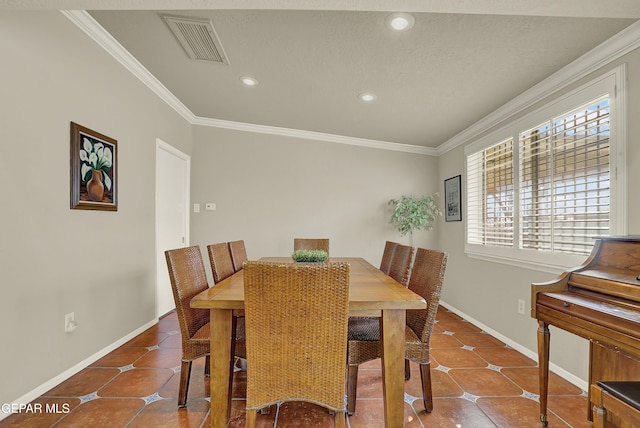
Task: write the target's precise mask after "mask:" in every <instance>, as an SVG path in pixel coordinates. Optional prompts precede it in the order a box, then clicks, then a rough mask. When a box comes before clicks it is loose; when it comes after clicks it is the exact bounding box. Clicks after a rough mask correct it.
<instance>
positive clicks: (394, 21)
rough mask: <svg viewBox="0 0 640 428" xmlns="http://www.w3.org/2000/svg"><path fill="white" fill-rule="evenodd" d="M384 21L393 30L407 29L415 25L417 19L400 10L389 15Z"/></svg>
mask: <svg viewBox="0 0 640 428" xmlns="http://www.w3.org/2000/svg"><path fill="white" fill-rule="evenodd" d="M384 22H385V24H387V26H388V27H389V28H391V29H392V30H395V31H405V30H408V29H410V28H411V27H413V25H414V24H415V23H416V20H415V18H414V17H413V16H411V15H409V14H408V13H402V12H398V13H392V14H391V15H389V16H387V19H385V20H384Z"/></svg>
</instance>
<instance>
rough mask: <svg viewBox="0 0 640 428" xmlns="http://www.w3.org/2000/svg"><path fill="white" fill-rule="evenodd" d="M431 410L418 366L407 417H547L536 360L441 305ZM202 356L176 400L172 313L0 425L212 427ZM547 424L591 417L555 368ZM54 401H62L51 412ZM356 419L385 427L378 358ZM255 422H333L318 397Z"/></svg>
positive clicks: (236, 423)
mask: <svg viewBox="0 0 640 428" xmlns="http://www.w3.org/2000/svg"><path fill="white" fill-rule="evenodd" d="M431 347H432V352H431V358H432V379H433V394H434V410H433V412H432V413H429V414H427V413H425V412H424V411H423V409H424V407H423V403H422V399H421V398H418V397H421V389H420V373H419V371H418V368H417V366H412V375H411V379H410V380H409V381H407V382H406V384H405V404H404V413H405V427H437V428H440V427H452V428H455V427H461V428H465V427H469V428H482V427H517V428H521V427H540V426H541V425H540V423H539V420H538V413H539V407H538V402H537V401H536V399H537V396H536V394H537V393H538V374H537V368H536V362H535V361H533V360H531V359H529V358H528V357H525V356H523V355H522V354H520V353H519V352H517V351H515V350H513V349H511V348H509V347H508V346H506V345H505V344H504V343H502V342H501V341H499V340H498V339H496V338H494V337H492V336H490V335H488V334H486V333H484V332H482V331H481V330H480V329H479V328H477V327H476V326H474V325H473V324H471V323H469V322H467V321H465V320H463V319H461V318H460V317H459V316H458V315H456V314H454V313H452V312H449V311H447V310H446V309H444V308H442V307H441V308H440V311H439V312H438V317H437V323H436V325H435V328H434V336H433V338H432V343H431ZM203 368H204V358H202V359H200V360H199V361H196V362H194V364H193V369H192V375H191V386H190V389H189V397H188V407H187V408H186V409H180V410H179V409H178V407H177V396H178V380H179V377H180V373H179V370H180V333H179V329H178V322H177V317H176V315H175V313H170V314H168V315H167V316H165V317H163V318H162V319H161V320H160V321H159V323H158V324H156V325H155V326H153V327H151V328H150V329H148V330H147V331H145V332H144V333H142V334H140V335H139V336H137V337H135V338H134V339H132V340H131V341H129V342H128V343H126V344H124V345H123V346H122V347H120V348H118V349H116V350H115V351H113V352H111V353H110V354H108V355H107V356H105V357H103V358H101V359H100V360H98V361H96V362H95V363H94V364H92V365H91V366H90V367H87V368H85V369H84V370H82V371H81V372H79V373H78V374H76V375H75V376H73V377H71V378H70V379H68V380H66V381H65V382H63V383H61V384H60V385H58V386H56V387H54V388H53V389H51V390H50V391H48V392H47V393H45V394H44V395H43V396H41V397H39V398H38V399H37V400H35V401H34V402H33V403H32V404H33V409H37V408H38V407H37V406H38V405H40V406H41V408H42V409H43V411H42V412H34V413H30V414H26V413H25V414H13V415H11V416H9V417H8V418H5V419H4V420H2V421H0V427H29V428H37V427H83V428H84V427H130V428H134V427H145V428H146V427H154V428H155V427H201V426H202V427H207V426H208V425H209V414H208V413H209V412H208V410H209V401H208V398H207V397H208V396H209V388H208V383H207V382H206V381H205V378H204V376H203ZM549 384H550V395H549V427H550V428H557V427H576V428H583V427H592V426H593V424H592V423H591V422H589V421H588V420H587V397H586V395H585V393H584V392H583V391H581V390H580V389H579V388H577V387H575V386H574V385H572V384H571V383H569V382H567V381H565V380H563V379H562V378H560V377H559V376H556V375H553V374H552V375H551V379H550V383H549ZM245 387H246V377H245V372H243V371H238V372H236V376H235V381H234V388H233V397H234V398H233V406H232V421H231V423H230V426H232V427H242V426H244V411H243V409H244V399H243V396H244V392H245ZM46 406H48V407H49V410H56V409H57V413H56V412H55V411H49V412H46V411H44V409H46V408H47V407H46ZM348 421H349V427H351V428H364V427H366V428H374V427H382V426H384V423H383V407H382V386H381V370H380V361H379V360H377V361H372V362H370V363H367V364H363V365H362V366H360V370H359V379H358V401H357V403H356V414H355V415H353V416H350V417H349V419H348ZM257 426H258V427H274V426H277V427H278V428H282V427H330V426H332V417H331V416H329V415H328V414H327V412H326V411H324V409H321V408H319V407H316V406H313V405H311V404H297V403H286V404H283V405H282V406H281V407H280V409H276V408H275V407H274V408H273V409H272V411H271V413H270V414H268V415H258V423H257Z"/></svg>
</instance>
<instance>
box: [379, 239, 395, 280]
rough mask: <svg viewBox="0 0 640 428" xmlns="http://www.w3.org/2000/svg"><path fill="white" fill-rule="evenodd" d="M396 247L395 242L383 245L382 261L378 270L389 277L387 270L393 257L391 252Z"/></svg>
mask: <svg viewBox="0 0 640 428" xmlns="http://www.w3.org/2000/svg"><path fill="white" fill-rule="evenodd" d="M396 246H398V243H397V242H392V241H387V242H386V243H385V244H384V251H383V252H382V260H381V261H380V270H381V271H382V272H384V273H386V274H387V275H389V269H390V268H391V258H392V257H393V250H395V249H396Z"/></svg>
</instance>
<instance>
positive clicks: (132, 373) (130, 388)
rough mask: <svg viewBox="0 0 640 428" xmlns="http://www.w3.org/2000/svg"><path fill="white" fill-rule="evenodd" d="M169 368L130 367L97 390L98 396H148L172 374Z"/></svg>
mask: <svg viewBox="0 0 640 428" xmlns="http://www.w3.org/2000/svg"><path fill="white" fill-rule="evenodd" d="M173 374H174V373H173V370H170V369H132V370H127V371H125V372H122V373H120V374H119V375H118V376H116V377H115V378H114V379H113V380H112V381H111V382H109V384H108V385H106V386H105V387H104V388H101V389H100V390H98V395H99V396H100V397H148V396H150V395H152V394H153V393H155V392H157V391H158V390H159V389H160V388H161V387H162V386H164V384H166V383H167V381H168V380H169V379H170V378H171V376H173Z"/></svg>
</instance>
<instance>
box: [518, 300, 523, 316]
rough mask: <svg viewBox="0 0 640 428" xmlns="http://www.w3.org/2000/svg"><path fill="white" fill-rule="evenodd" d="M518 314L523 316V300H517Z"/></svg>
mask: <svg viewBox="0 0 640 428" xmlns="http://www.w3.org/2000/svg"><path fill="white" fill-rule="evenodd" d="M518 313H519V314H520V315H524V300H522V299H518Z"/></svg>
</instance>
